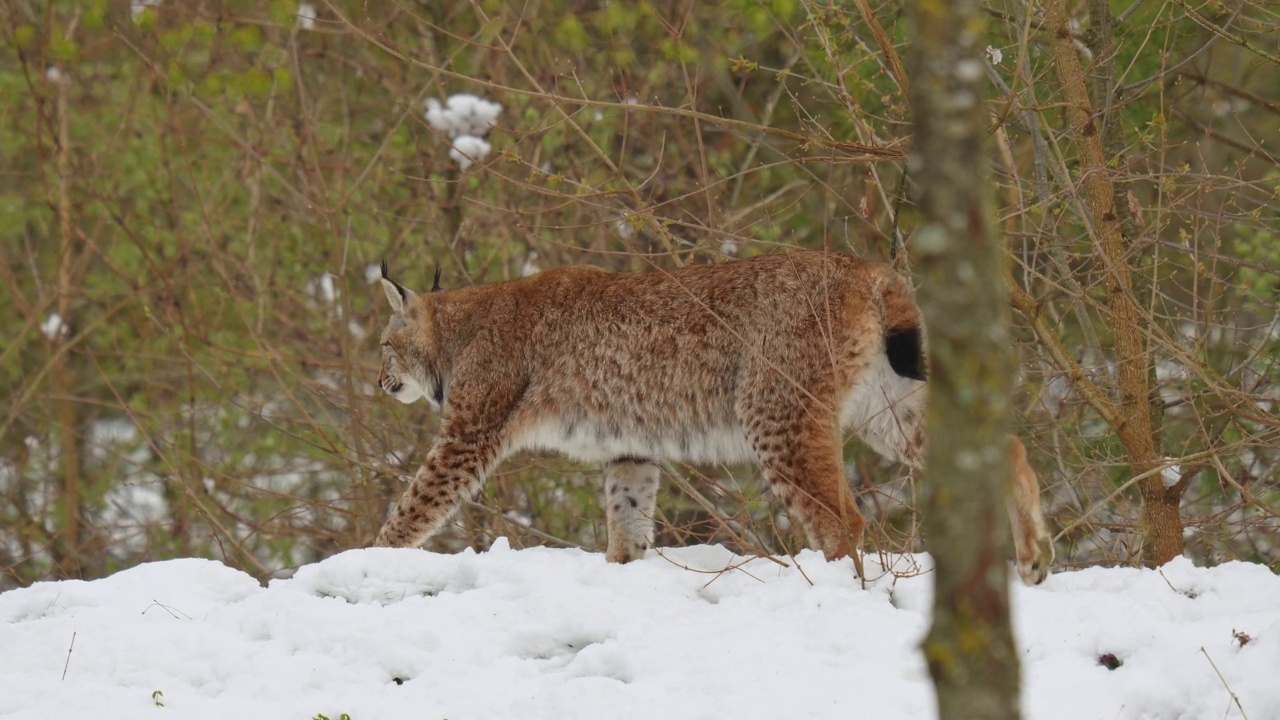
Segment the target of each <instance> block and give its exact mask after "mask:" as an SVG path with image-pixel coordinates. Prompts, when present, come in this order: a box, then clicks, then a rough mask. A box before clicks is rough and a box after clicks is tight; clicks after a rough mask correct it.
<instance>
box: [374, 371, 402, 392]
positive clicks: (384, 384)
mask: <svg viewBox="0 0 1280 720" xmlns="http://www.w3.org/2000/svg"><path fill="white" fill-rule="evenodd" d="M378 387H380V388H382V391H383V392H386V393H390V394H392V395H395V394H396V393H398V392H400V388H402V387H404V385H403V384H402V383H398V382H396V381H395V380H393V379H392V378H391V377H389V376H388V375H387V371H386V369H385V368H384V369H382V370H379V371H378Z"/></svg>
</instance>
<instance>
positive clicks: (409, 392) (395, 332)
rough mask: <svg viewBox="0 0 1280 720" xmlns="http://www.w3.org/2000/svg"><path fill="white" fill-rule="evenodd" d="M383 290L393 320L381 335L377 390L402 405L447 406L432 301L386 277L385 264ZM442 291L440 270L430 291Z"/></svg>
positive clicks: (385, 267)
mask: <svg viewBox="0 0 1280 720" xmlns="http://www.w3.org/2000/svg"><path fill="white" fill-rule="evenodd" d="M381 282H382V290H383V292H385V293H386V295H387V302H389V303H391V318H390V319H389V320H388V321H387V327H386V328H385V329H383V331H382V338H381V346H382V369H381V370H380V371H379V372H378V387H380V388H382V389H383V390H384V391H385V392H387V393H389V394H391V395H392V396H394V397H395V399H397V400H399V401H400V402H402V403H406V404H408V403H411V402H413V401H415V400H417V399H419V398H426V399H427V401H428V402H430V403H431V404H432V405H434V406H436V407H439V406H440V405H441V404H443V402H444V385H443V383H442V382H441V378H440V373H439V372H438V371H437V370H436V368H435V365H436V363H435V362H434V360H435V358H433V357H432V355H434V354H435V345H436V343H435V337H434V336H435V334H436V331H435V321H434V313H433V312H432V307H431V302H430V300H429V298H424V297H422V296H420V295H418V294H417V293H415V292H414V291H412V290H409V289H408V288H406V287H404V286H403V285H401V284H400V283H398V282H396V281H394V280H392V279H391V278H389V277H387V263H386V261H385V260H384V261H383V263H382V279H381ZM439 289H440V269H439V268H436V276H435V281H434V282H433V283H432V287H431V291H432V292H435V291H437V290H439Z"/></svg>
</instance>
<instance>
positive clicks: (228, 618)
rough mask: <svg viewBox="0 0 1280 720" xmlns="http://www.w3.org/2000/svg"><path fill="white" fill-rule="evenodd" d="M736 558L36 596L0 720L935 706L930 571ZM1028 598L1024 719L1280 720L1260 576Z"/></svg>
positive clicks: (406, 564)
mask: <svg viewBox="0 0 1280 720" xmlns="http://www.w3.org/2000/svg"><path fill="white" fill-rule="evenodd" d="M895 561H896V562H898V563H900V564H901V566H902V567H908V566H910V565H912V564H925V565H927V563H928V558H927V557H924V556H915V557H910V556H907V557H900V558H895ZM743 562H744V559H743V558H735V557H734V556H732V555H731V554H730V553H728V552H726V551H724V550H723V549H721V548H718V547H693V548H684V549H673V550H665V551H663V553H662V556H659V555H658V554H656V553H653V552H651V553H650V554H649V557H648V558H646V559H645V560H644V561H642V562H637V563H632V564H630V565H627V566H617V565H608V564H606V563H605V562H604V559H603V557H602V556H601V555H597V554H588V553H583V552H579V551H575V550H551V549H534V550H523V551H519V552H517V551H513V550H510V549H509V548H508V547H507V546H506V544H505V542H503V541H499V543H498V544H497V546H495V548H494V549H493V550H492V551H490V552H487V553H482V554H475V553H470V552H468V553H463V554H460V555H436V554H432V553H428V552H424V551H417V550H384V549H377V550H357V551H352V552H347V553H344V554H342V555H338V556H336V557H333V558H330V559H329V560H326V561H324V562H321V563H318V564H316V565H311V566H308V567H304V568H302V569H300V570H299V571H298V572H297V574H296V575H295V576H294V577H293V578H291V579H288V580H277V581H273V582H272V583H271V584H270V585H269V586H268V587H266V588H263V587H260V586H259V585H258V583H257V582H255V581H254V580H253V579H252V578H250V577H249V576H247V575H244V574H243V573H240V572H238V571H235V570H231V569H229V568H226V567H225V566H223V565H221V564H219V563H216V562H212V561H207V560H174V561H170V562H162V563H154V564H149V565H143V566H140V567H137V568H133V569H131V570H126V571H123V572H120V573H118V574H116V575H114V576H112V577H109V578H106V579H103V580H97V581H94V582H78V581H69V582H57V583H42V584H38V585H36V586H33V587H30V588H25V589H21V590H14V591H11V592H7V593H4V594H0V716H4V717H15V718H40V719H41V720H45V719H48V718H90V717H91V718H94V719H95V720H108V719H109V718H129V719H130V720H136V719H145V718H183V720H196V719H199V718H209V719H210V720H213V719H217V720H225V718H231V717H246V718H296V719H301V720H306V719H308V718H314V717H316V716H317V715H320V714H323V715H325V716H327V717H329V718H332V719H333V720H337V719H338V718H339V717H341V716H342V715H343V714H346V715H347V716H349V717H350V718H351V719H352V720H370V719H373V718H379V719H381V718H397V717H405V718H452V719H453V720H465V719H468V718H483V719H485V720H488V719H491V718H521V719H522V720H524V719H528V718H555V719H557V720H560V719H563V718H592V719H596V718H653V717H663V718H723V717H733V718H788V717H803V718H844V719H847V718H854V717H861V718H930V717H933V699H932V690H931V688H930V685H929V681H928V675H927V672H926V669H925V666H924V663H923V660H922V658H921V656H920V653H919V651H918V645H919V642H920V638H921V636H922V634H923V633H924V632H925V630H926V618H927V611H928V607H929V602H930V598H929V594H930V592H931V589H930V587H931V584H932V583H931V581H930V576H929V575H928V574H924V575H919V576H914V577H899V578H894V577H893V576H888V575H886V576H883V577H880V578H878V579H876V580H875V581H873V582H869V583H868V587H867V589H866V590H863V589H862V588H861V587H860V586H859V584H858V582H857V581H856V580H855V579H854V578H853V573H852V568H851V567H850V564H849V563H826V562H824V561H823V560H822V558H821V557H820V556H819V555H816V554H813V553H804V554H801V555H800V556H799V557H797V558H795V559H791V560H789V561H788V562H789V565H790V567H785V568H784V567H781V566H779V565H776V564H774V563H772V562H770V561H768V560H752V561H750V562H745V564H743V565H741V567H736V568H734V566H736V565H738V564H739V563H743ZM878 567H879V564H878V563H877V562H876V561H875V558H873V557H868V558H867V569H868V573H869V574H873V573H872V570H873V568H878ZM1013 591H1014V604H1015V611H1016V613H1017V617H1016V623H1017V631H1018V635H1019V637H1020V640H1019V646H1020V647H1021V650H1022V656H1023V659H1024V674H1023V679H1024V698H1025V699H1024V705H1025V707H1026V709H1027V715H1026V716H1027V717H1030V718H1035V719H1044V718H1064V719H1066V718H1069V719H1071V720H1077V719H1080V718H1108V719H1110V718H1146V717H1149V718H1174V717H1185V718H1200V717H1215V718H1222V717H1240V707H1243V709H1244V712H1245V713H1247V714H1248V716H1249V717H1250V718H1254V719H1255V720H1256V719H1257V718H1280V682H1278V681H1277V676H1276V673H1277V670H1280V579H1278V578H1277V577H1276V576H1275V575H1273V574H1272V573H1270V572H1269V571H1268V570H1267V569H1266V568H1264V567H1261V566H1257V565H1249V564H1244V563H1232V564H1227V565H1222V566H1219V567H1216V568H1210V569H1199V568H1195V567H1192V566H1191V564H1190V563H1189V562H1186V561H1177V562H1174V563H1171V564H1170V565H1168V566H1166V567H1165V568H1163V571H1162V572H1156V571H1149V570H1128V569H1102V568H1096V569H1090V570H1083V571H1079V572H1068V573H1061V574H1058V575H1054V576H1053V577H1051V578H1049V580H1048V581H1047V582H1046V583H1045V584H1044V585H1042V586H1040V587H1036V588H1024V587H1022V586H1021V585H1015V586H1014V589H1013ZM1246 636H1247V638H1248V639H1247V640H1246V639H1245V637H1246ZM73 638H74V642H73ZM1104 656H1114V659H1115V660H1116V661H1118V662H1119V663H1121V664H1120V665H1119V666H1118V667H1117V668H1116V669H1114V670H1112V669H1108V668H1107V667H1105V666H1104V665H1103V664H1100V658H1103V657H1104ZM1109 660H1110V658H1109V657H1108V661H1109ZM1211 660H1212V662H1210V661H1211ZM1111 664H1112V665H1114V664H1115V663H1111ZM1215 665H1216V670H1215ZM1219 672H1220V673H1221V677H1219V674H1218V673H1219ZM1228 687H1229V688H1230V691H1234V693H1235V695H1236V697H1237V698H1238V699H1239V703H1240V706H1237V705H1236V704H1235V702H1234V701H1233V700H1232V699H1231V695H1230V692H1229V691H1228Z"/></svg>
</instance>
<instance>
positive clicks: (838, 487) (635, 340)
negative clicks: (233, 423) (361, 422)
mask: <svg viewBox="0 0 1280 720" xmlns="http://www.w3.org/2000/svg"><path fill="white" fill-rule="evenodd" d="M382 286H383V289H384V290H385V292H386V296H387V300H388V301H389V302H390V303H391V310H392V314H391V319H390V321H389V322H388V324H387V327H386V329H385V330H384V331H383V333H382V342H381V345H382V358H383V359H382V371H381V373H380V374H379V376H378V385H379V387H381V388H382V389H383V390H384V391H386V392H387V393H390V394H391V395H393V396H395V398H396V399H397V400H399V401H400V402H403V403H411V402H414V401H415V400H418V399H420V398H425V399H427V400H428V401H429V402H430V403H431V404H432V405H434V406H437V407H439V408H443V411H444V416H443V419H442V424H441V430H440V435H439V437H438V438H437V439H436V441H435V444H434V445H433V446H432V447H431V449H430V451H429V452H428V453H427V456H426V460H425V462H424V464H423V465H422V467H421V469H419V470H418V472H417V475H416V476H415V477H414V478H413V481H412V482H411V483H410V485H409V487H408V488H407V490H406V491H405V493H404V495H403V496H402V497H401V499H400V501H399V503H398V504H397V506H396V508H395V510H394V512H393V514H392V515H391V517H390V519H389V520H388V521H387V522H386V524H385V525H384V526H383V527H382V530H381V532H380V533H379V534H378V537H377V540H376V541H375V542H376V544H377V545H384V546H396V547H404V546H416V545H418V544H420V543H421V542H422V541H423V540H425V539H426V538H428V537H430V536H431V535H432V534H433V533H435V532H436V531H438V530H439V529H440V528H441V526H443V525H444V524H445V523H446V522H447V521H448V519H449V518H450V517H451V516H452V515H453V513H454V512H455V511H456V510H457V509H458V507H459V506H460V505H461V504H462V503H463V502H465V501H466V500H467V499H469V498H471V497H473V496H474V495H475V494H476V493H478V492H479V490H480V488H481V486H482V484H483V483H484V481H485V478H486V477H487V476H488V475H489V474H490V473H491V472H493V470H494V469H495V468H496V467H497V465H498V464H499V463H500V462H501V461H502V459H503V458H505V457H507V456H508V455H511V454H513V453H515V452H518V451H520V450H525V449H532V450H556V451H559V452H561V453H563V454H565V455H567V456H569V457H570V458H573V459H575V460H579V461H584V462H599V463H603V464H604V485H605V508H606V518H607V520H606V526H607V528H608V549H607V552H606V558H607V559H608V560H609V561H611V562H618V563H625V562H628V561H631V560H634V559H636V558H639V557H641V556H642V555H643V554H644V552H645V550H646V549H647V548H648V547H649V546H650V545H651V544H652V543H653V518H654V509H655V503H656V499H657V490H658V482H659V467H658V465H657V463H658V462H659V461H662V460H675V461H686V462H691V463H711V464H720V463H740V462H748V461H749V462H755V463H757V464H759V466H760V468H761V469H762V471H763V473H764V476H765V478H766V479H767V480H768V482H769V484H770V487H771V489H772V491H773V492H774V493H775V494H776V495H777V496H778V497H779V498H780V499H781V500H782V501H783V503H784V504H785V505H786V507H787V510H788V513H789V514H790V516H791V517H792V518H793V519H794V520H798V522H799V524H800V525H801V526H802V527H803V528H804V530H805V532H806V534H807V536H808V539H809V542H810V544H811V545H812V546H813V547H814V548H816V549H819V550H821V551H822V552H823V553H824V554H825V555H826V557H827V558H828V559H835V558H843V557H847V556H848V557H852V558H853V560H854V563H855V565H856V566H857V567H856V569H857V571H858V573H859V575H862V567H861V562H860V561H859V555H858V553H857V550H858V548H859V543H860V542H861V539H862V534H863V529H864V527H865V524H866V523H865V520H864V519H863V516H862V514H861V513H860V512H859V511H858V508H857V505H856V503H855V501H854V497H853V494H852V493H851V492H850V489H849V485H848V482H847V481H846V479H845V475H844V471H843V466H842V461H841V446H842V431H843V430H845V429H850V430H852V431H853V432H855V433H856V434H857V435H858V436H859V437H860V438H861V439H862V440H863V441H864V442H865V443H866V444H867V445H869V446H870V447H871V448H873V449H874V450H876V451H877V452H878V453H880V454H881V455H883V456H885V457H887V458H890V459H892V460H896V461H900V462H903V463H906V464H908V465H911V466H915V467H918V466H919V465H920V463H921V459H922V450H923V444H924V437H923V434H922V433H923V428H924V409H925V396H926V392H925V366H924V359H923V352H922V351H923V347H922V344H923V335H922V330H921V319H920V313H919V311H918V309H917V308H916V305H915V303H914V302H913V300H912V298H911V289H910V287H909V285H908V284H907V282H906V281H905V280H904V279H903V278H902V277H900V276H899V275H898V274H896V273H895V272H894V271H893V270H892V269H891V268H889V267H888V266H886V265H882V264H878V263H873V262H869V261H866V260H863V259H860V258H858V257H854V256H851V255H844V254H838V253H822V252H814V251H799V252H790V253H784V254H774V255H766V256H761V257H755V258H751V259H748V260H739V261H735V262H726V263H721V264H716V265H700V266H691V267H686V268H682V269H679V270H672V271H653V272H647V273H638V274H624V273H610V272H607V271H604V270H601V269H598V268H593V267H585V266H575V267H565V268H560V269H556V270H548V271H545V272H543V273H540V274H538V275H534V276H532V277H529V278H524V279H521V280H513V281H510V282H504V283H498V284H493V285H482V286H475V287H468V288H463V289H460V290H450V291H440V290H439V273H438V272H437V275H436V282H435V283H433V288H432V292H430V293H426V294H416V293H414V292H412V291H410V290H408V289H406V288H404V287H403V286H401V285H400V284H398V283H396V282H394V281H392V280H390V279H389V278H388V277H387V273H386V265H385V264H384V265H383V278H382ZM1010 454H1011V460H1012V462H1013V466H1014V468H1015V483H1014V486H1013V492H1012V495H1011V497H1010V499H1009V512H1010V517H1011V519H1012V521H1013V526H1014V536H1015V546H1016V560H1017V568H1018V572H1019V574H1020V575H1021V577H1022V578H1023V580H1024V581H1026V582H1028V583H1038V582H1040V581H1042V580H1043V579H1044V578H1045V577H1046V576H1047V575H1048V572H1049V564H1050V561H1051V558H1052V546H1051V544H1050V542H1049V539H1048V535H1047V533H1046V531H1045V526H1044V521H1043V519H1042V518H1041V515H1040V498H1039V487H1038V481H1037V479H1036V475H1035V473H1034V472H1033V471H1032V470H1031V468H1030V466H1029V465H1028V464H1027V460H1026V452H1025V450H1024V448H1023V446H1022V443H1021V442H1019V441H1018V440H1017V439H1016V438H1010Z"/></svg>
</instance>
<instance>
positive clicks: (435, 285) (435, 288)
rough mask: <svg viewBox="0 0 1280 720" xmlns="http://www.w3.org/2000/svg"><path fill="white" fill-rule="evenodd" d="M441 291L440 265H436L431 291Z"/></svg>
mask: <svg viewBox="0 0 1280 720" xmlns="http://www.w3.org/2000/svg"><path fill="white" fill-rule="evenodd" d="M439 291H440V266H439V265H436V276H435V277H433V278H431V292H439Z"/></svg>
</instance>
